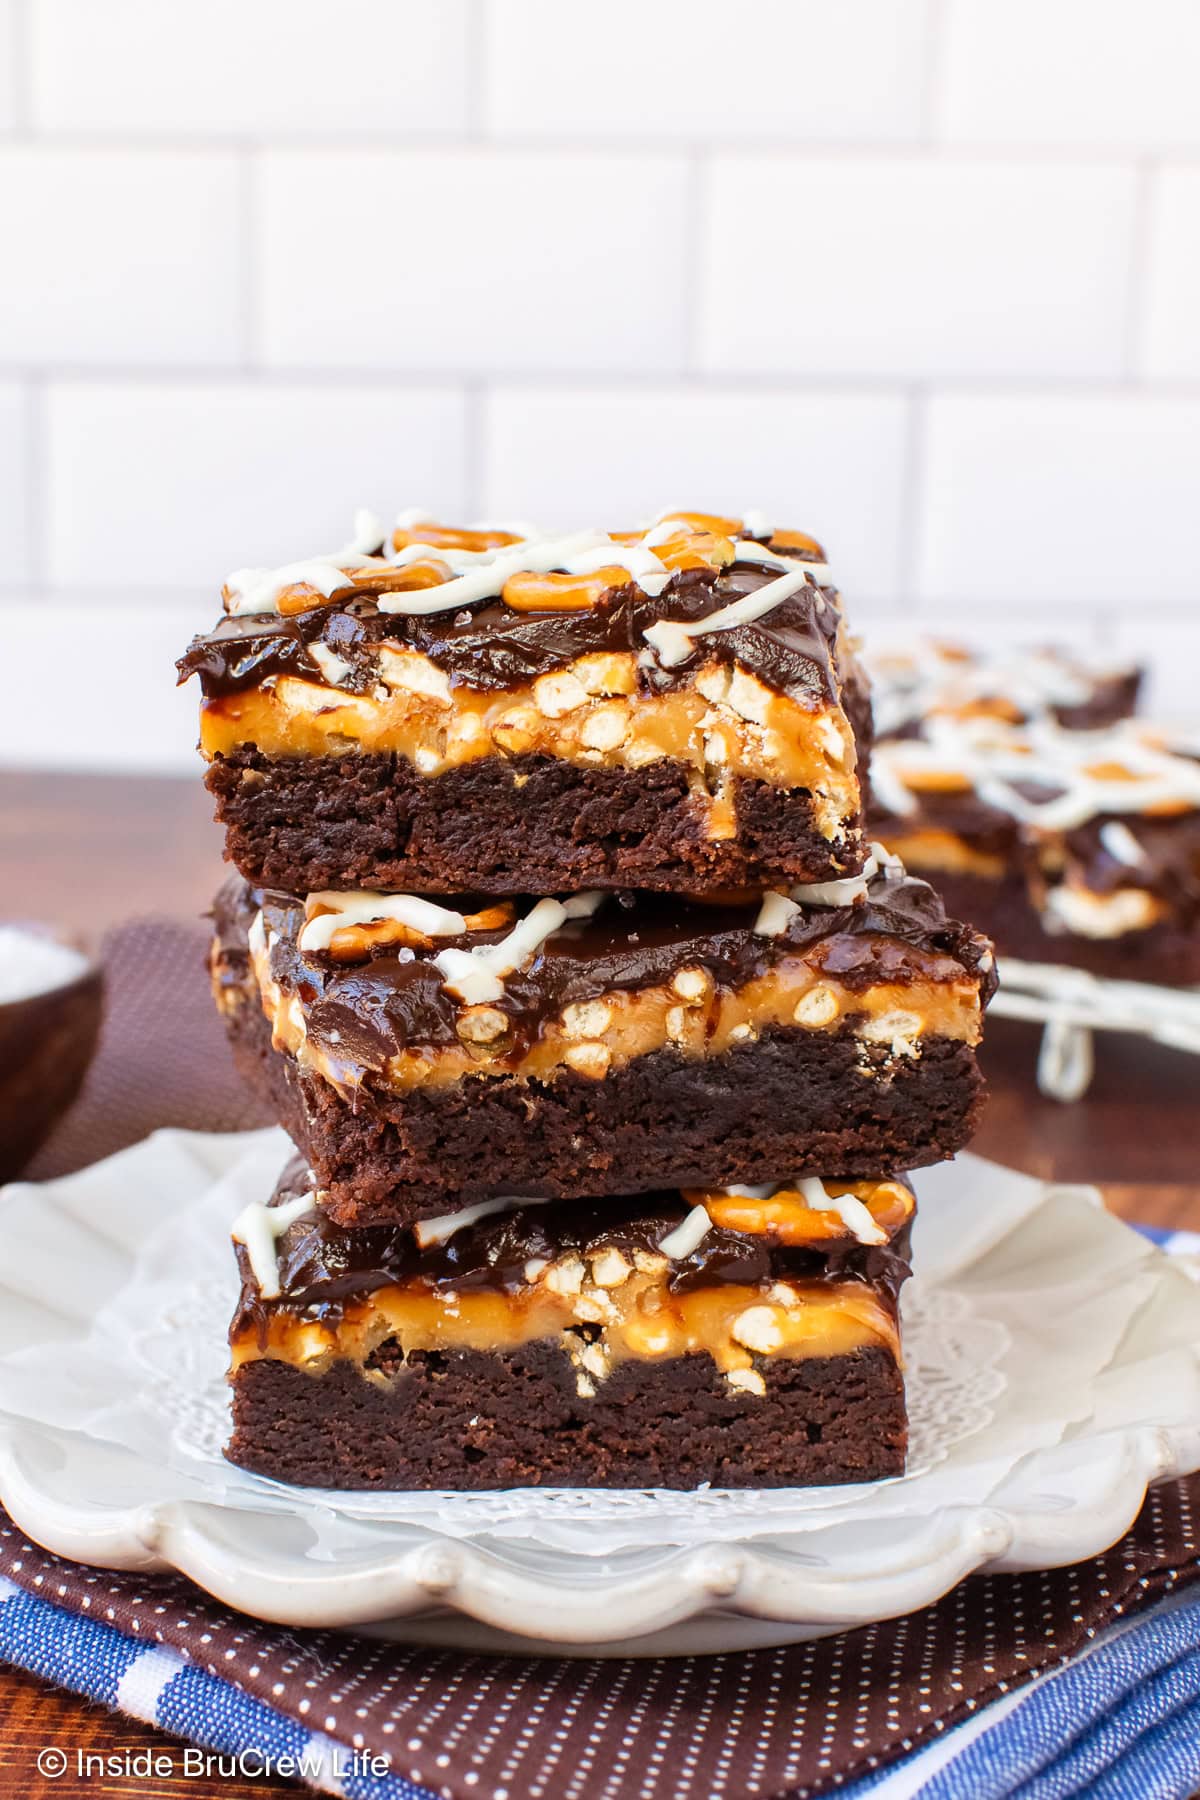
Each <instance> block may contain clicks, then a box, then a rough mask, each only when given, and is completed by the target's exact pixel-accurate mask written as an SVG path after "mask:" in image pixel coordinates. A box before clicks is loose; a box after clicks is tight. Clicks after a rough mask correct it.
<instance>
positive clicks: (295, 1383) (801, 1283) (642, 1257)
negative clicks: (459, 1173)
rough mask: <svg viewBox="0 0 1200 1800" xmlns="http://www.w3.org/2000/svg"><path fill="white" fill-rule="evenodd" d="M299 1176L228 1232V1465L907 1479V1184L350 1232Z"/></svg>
mask: <svg viewBox="0 0 1200 1800" xmlns="http://www.w3.org/2000/svg"><path fill="white" fill-rule="evenodd" d="M316 1198H317V1195H316V1190H315V1188H314V1187H313V1185H312V1177H311V1176H310V1175H309V1174H308V1172H307V1171H306V1170H305V1169H304V1168H303V1165H301V1164H296V1165H294V1166H293V1167H292V1168H291V1169H289V1171H288V1172H287V1174H286V1175H285V1177H284V1179H283V1181H282V1182H281V1184H280V1187H279V1189H278V1190H277V1192H276V1194H275V1196H274V1198H273V1201H272V1203H271V1204H270V1205H268V1206H261V1205H258V1206H252V1207H250V1208H248V1209H247V1211H246V1212H245V1213H243V1215H242V1217H241V1218H240V1219H239V1220H238V1221H237V1224H236V1225H235V1227H234V1232H235V1237H236V1238H237V1239H238V1240H239V1241H238V1244H237V1251H238V1260H239V1266H240V1269H241V1275H242V1292H241V1299H240V1302H239V1305H238V1309H237V1313H236V1315H235V1318H234V1321H233V1326H232V1329H231V1332H230V1342H231V1347H232V1374H231V1382H232V1388H233V1417H234V1433H233V1439H232V1442H231V1443H230V1445H229V1448H228V1452H227V1454H228V1455H229V1457H230V1459H231V1460H232V1461H234V1462H236V1463H240V1464H241V1465H242V1466H244V1467H245V1468H248V1469H252V1470H254V1471H256V1472H257V1473H259V1474H262V1475H267V1476H272V1477H274V1478H276V1479H278V1480H284V1481H291V1482H297V1483H300V1484H302V1485H305V1486H315V1487H324V1488H382V1489H399V1488H501V1487H513V1486H566V1487H595V1486H603V1487H667V1488H688V1487H694V1486H696V1485H698V1484H700V1483H702V1482H712V1483H713V1484H715V1485H716V1486H718V1487H747V1486H751V1487H779V1486H791V1485H807V1484H812V1483H824V1482H847V1481H872V1480H878V1479H880V1478H881V1477H884V1476H888V1475H899V1474H901V1473H902V1472H903V1468H904V1456H905V1446H906V1436H907V1427H906V1416H905V1405H904V1387H903V1380H902V1376H901V1372H900V1357H899V1328H898V1308H897V1296H898V1293H899V1289H900V1285H901V1283H902V1282H903V1280H904V1278H905V1276H906V1275H907V1274H908V1262H907V1257H908V1235H909V1225H910V1221H911V1218H912V1214H913V1210H914V1205H915V1203H914V1200H913V1196H912V1192H911V1190H910V1188H909V1187H908V1186H907V1184H906V1183H905V1182H903V1181H902V1180H887V1181H885V1180H876V1181H871V1182H863V1183H856V1184H853V1185H851V1184H847V1183H842V1182H833V1181H830V1182H828V1183H825V1184H823V1183H821V1182H820V1181H816V1180H811V1181H807V1182H805V1183H803V1184H802V1185H801V1186H799V1187H796V1186H793V1185H789V1184H786V1183H785V1184H781V1185H780V1186H778V1187H773V1186H768V1187H766V1188H759V1189H756V1190H754V1191H753V1192H752V1193H750V1192H744V1193H709V1192H693V1193H686V1194H680V1193H678V1192H668V1193H658V1194H652V1195H647V1196H645V1197H644V1198H643V1199H641V1200H627V1199H623V1200H617V1201H614V1200H611V1199H609V1200H606V1201H604V1202H603V1203H601V1204H596V1203H594V1202H592V1201H572V1202H562V1201H560V1202H557V1203H551V1204H548V1205H544V1206H529V1205H524V1206H522V1207H520V1208H519V1209H518V1210H508V1209H507V1208H506V1207H505V1206H504V1203H500V1206H499V1207H498V1208H497V1209H496V1210H492V1211H489V1210H488V1209H487V1208H486V1207H484V1208H481V1207H475V1208H467V1209H465V1210H462V1209H460V1210H459V1211H458V1212H457V1213H455V1214H452V1215H450V1216H448V1217H444V1218H440V1219H436V1220H430V1221H428V1222H427V1224H426V1225H425V1226H424V1227H421V1226H418V1227H417V1228H416V1230H415V1231H409V1230H401V1229H381V1228H374V1229H367V1230H360V1231H354V1232H347V1231H343V1230H341V1229H339V1228H338V1227H337V1226H335V1225H334V1224H333V1223H332V1222H331V1221H330V1220H329V1219H328V1218H327V1217H326V1216H325V1215H324V1214H323V1213H321V1212H320V1210H319V1209H318V1207H317V1205H316Z"/></svg>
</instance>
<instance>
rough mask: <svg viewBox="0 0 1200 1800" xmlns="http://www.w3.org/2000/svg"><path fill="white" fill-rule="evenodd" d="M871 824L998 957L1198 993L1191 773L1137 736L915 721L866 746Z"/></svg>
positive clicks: (1197, 871)
mask: <svg viewBox="0 0 1200 1800" xmlns="http://www.w3.org/2000/svg"><path fill="white" fill-rule="evenodd" d="M871 817H872V828H873V830H874V831H875V833H877V835H878V836H879V837H880V838H881V839H882V840H883V842H884V843H885V844H886V845H887V846H888V848H889V849H890V850H892V851H894V852H896V853H897V854H898V855H900V856H902V857H903V859H904V861H905V863H906V864H907V865H908V866H909V867H911V868H912V869H914V870H916V871H919V872H920V873H921V874H924V875H927V876H928V877H929V878H930V879H931V880H934V881H936V882H937V883H938V886H939V889H940V890H941V892H942V893H943V895H944V897H945V899H946V901H947V904H948V905H949V906H950V907H951V909H952V910H954V911H956V912H958V911H959V910H960V909H961V916H962V917H964V918H969V919H971V920H972V921H973V923H975V924H976V925H978V926H979V928H980V929H981V930H984V931H986V932H988V933H989V934H990V935H992V936H993V937H994V938H995V941H996V943H997V945H998V947H999V949H1000V950H1001V951H1002V952H1007V953H1008V954H1009V955H1010V956H1014V957H1018V958H1022V959H1025V960H1029V961H1035V962H1056V963H1065V964H1068V965H1071V966H1074V967H1078V968H1083V969H1088V970H1090V971H1092V972H1093V973H1094V974H1100V975H1109V976H1112V977H1115V978H1118V979H1124V980H1140V981H1156V982H1161V983H1166V984H1183V985H1188V984H1190V983H1193V982H1195V981H1197V980H1200V761H1198V760H1197V759H1196V757H1195V756H1194V755H1192V754H1184V753H1182V752H1178V751H1173V750H1172V749H1171V748H1170V747H1169V746H1168V745H1166V744H1164V743H1163V742H1162V741H1161V740H1160V739H1159V738H1158V736H1157V734H1154V733H1152V732H1151V731H1149V730H1148V728H1146V727H1144V726H1142V725H1140V724H1138V723H1134V722H1128V723H1125V724H1121V725H1117V726H1113V727H1111V728H1109V729H1107V730H1104V731H1096V732H1086V733H1083V732H1078V731H1064V730H1062V729H1060V728H1057V727H1054V726H1050V725H1047V724H1045V723H1042V724H1040V725H1038V726H1036V727H1030V728H1028V729H1026V728H1023V727H1011V726H1005V725H1002V724H1001V725H997V724H996V723H994V722H989V721H986V720H975V721H962V720H957V721H950V720H946V719H931V720H929V721H928V722H927V724H926V726H925V728H924V734H923V735H922V736H921V737H920V738H901V739H893V740H889V741H886V742H883V743H881V744H880V745H879V746H878V749H877V754H876V765H875V786H874V804H873V806H872V813H871Z"/></svg>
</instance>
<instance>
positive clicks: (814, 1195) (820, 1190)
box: [659, 1175, 888, 1254]
mask: <svg viewBox="0 0 1200 1800" xmlns="http://www.w3.org/2000/svg"><path fill="white" fill-rule="evenodd" d="M787 1192H791V1193H795V1194H799V1195H800V1197H801V1199H802V1200H803V1201H804V1204H805V1205H806V1206H810V1207H811V1208H812V1210H813V1211H814V1212H831V1213H836V1214H837V1216H838V1218H839V1219H840V1220H841V1221H842V1224H843V1225H844V1226H845V1227H846V1230H847V1231H848V1232H849V1233H850V1235H851V1236H852V1237H854V1238H857V1239H858V1242H859V1243H860V1244H886V1243H887V1241H888V1234H887V1232H886V1231H884V1230H883V1228H882V1226H879V1225H877V1224H876V1223H875V1220H874V1219H873V1218H872V1217H871V1214H870V1211H869V1210H868V1208H867V1207H865V1206H864V1205H863V1203H862V1201H861V1200H859V1199H858V1198H856V1196H855V1195H854V1194H831V1193H830V1192H829V1190H828V1188H827V1187H826V1186H825V1183H824V1182H823V1181H821V1180H819V1179H818V1177H817V1176H815V1175H807V1176H805V1177H804V1178H803V1180H801V1181H772V1182H768V1183H767V1185H766V1186H765V1187H725V1188H721V1189H720V1193H721V1194H731V1195H734V1196H735V1197H736V1198H738V1199H743V1200H771V1199H773V1198H774V1197H775V1195H776V1194H780V1193H787ZM686 1223H687V1221H686V1220H685V1221H684V1224H686ZM680 1229H681V1230H682V1226H681V1227H680ZM659 1249H660V1250H665V1249H666V1244H665V1243H663V1244H660V1245H659ZM668 1254H670V1252H668Z"/></svg>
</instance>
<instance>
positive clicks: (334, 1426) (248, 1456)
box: [226, 1342, 907, 1489]
mask: <svg viewBox="0 0 1200 1800" xmlns="http://www.w3.org/2000/svg"><path fill="white" fill-rule="evenodd" d="M388 1349H389V1347H388V1345H386V1344H385V1345H381V1346H380V1349H379V1350H378V1351H377V1352H376V1353H375V1362H376V1366H377V1367H378V1368H380V1369H383V1370H385V1371H388V1372H389V1373H390V1368H389V1358H388ZM757 1366H758V1368H759V1371H760V1373H761V1374H762V1377H763V1381H764V1383H765V1387H766V1394H765V1396H758V1395H753V1394H745V1393H740V1392H738V1391H736V1390H734V1389H732V1388H730V1386H729V1384H728V1383H727V1382H726V1381H725V1380H724V1378H723V1377H722V1376H721V1375H720V1374H719V1373H718V1372H717V1369H716V1366H715V1364H714V1363H713V1362H712V1360H711V1359H710V1358H709V1357H707V1356H699V1355H697V1356H687V1357H681V1358H677V1359H675V1360H672V1361H669V1362H665V1363H625V1364H622V1365H621V1366H620V1367H619V1368H617V1369H615V1370H614V1371H613V1373H612V1374H611V1375H610V1376H608V1378H607V1379H606V1380H605V1381H604V1382H603V1383H601V1384H600V1386H599V1388H598V1390H597V1393H596V1395H595V1397H594V1398H591V1399H582V1398H580V1396H579V1394H578V1393H577V1391H576V1381H575V1372H574V1370H573V1368H572V1365H571V1363H570V1361H569V1359H568V1357H567V1356H565V1355H564V1353H563V1352H562V1350H561V1349H559V1348H558V1347H557V1346H556V1345H554V1344H551V1343H544V1342H538V1343H532V1344H526V1345H523V1346H522V1347H520V1348H519V1349H514V1350H510V1351H503V1352H501V1351H497V1352H487V1351H480V1350H448V1351H414V1352H412V1353H411V1354H410V1355H409V1357H408V1359H407V1361H405V1362H404V1363H403V1364H402V1365H401V1366H400V1367H399V1369H398V1370H397V1372H396V1373H395V1374H394V1375H393V1376H392V1379H391V1380H390V1381H388V1382H386V1383H383V1384H381V1383H378V1382H376V1381H371V1380H367V1379H366V1378H365V1377H364V1376H362V1375H361V1374H359V1372H358V1370H357V1369H356V1368H354V1367H353V1366H351V1365H350V1364H348V1363H346V1362H337V1363H334V1364H333V1365H332V1366H331V1367H330V1368H329V1369H328V1370H327V1371H326V1372H325V1373H324V1374H322V1375H312V1374H306V1373H303V1372H301V1371H300V1370H298V1369H296V1368H294V1367H293V1366H292V1365H290V1364H288V1363H284V1362H278V1361H272V1360H268V1359H263V1360H259V1361H254V1362H248V1363H245V1364H243V1365H242V1366H241V1368H239V1369H238V1371H237V1373H236V1374H235V1375H234V1376H233V1378H232V1386H233V1421H234V1432H233V1438H232V1440H231V1442H230V1444H229V1447H228V1450H227V1451H226V1454H227V1456H228V1457H229V1459H230V1461H231V1462H235V1463H239V1464H240V1465H241V1466H242V1467H243V1468H246V1469H250V1470H253V1471H254V1472H255V1473H256V1474H259V1475H267V1476H270V1477H271V1478H273V1479H274V1480H276V1481H288V1482H293V1483H295V1484H297V1485H299V1486H303V1487H325V1488H379V1489H404V1488H447V1489H457V1488H476V1489H478V1488H507V1487H610V1488H613V1487H619V1488H632V1487H664V1488H692V1487H697V1486H699V1485H700V1484H701V1483H703V1482H711V1483H712V1484H713V1485H714V1486H715V1487H792V1486H797V1487H799V1486H811V1485H815V1484H825V1483H834V1482H848V1481H878V1480H881V1479H883V1478H884V1477H885V1476H889V1475H900V1474H902V1473H903V1471H904V1458H905V1449H906V1443H907V1420H906V1415H905V1405H904V1384H903V1380H902V1377H901V1374H900V1371H899V1369H898V1368H897V1367H896V1364H895V1362H894V1360H893V1358H892V1356H891V1355H890V1353H889V1352H888V1351H887V1350H885V1349H882V1348H879V1349H876V1348H867V1349H860V1350H857V1351H855V1352H854V1353H853V1354H851V1355H847V1356H834V1357H819V1356H814V1357H802V1358H778V1357H776V1358H760V1359H758V1362H757Z"/></svg>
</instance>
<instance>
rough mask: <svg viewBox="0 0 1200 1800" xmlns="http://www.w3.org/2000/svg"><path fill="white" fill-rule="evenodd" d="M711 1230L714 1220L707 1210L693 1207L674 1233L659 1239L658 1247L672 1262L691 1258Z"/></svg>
mask: <svg viewBox="0 0 1200 1800" xmlns="http://www.w3.org/2000/svg"><path fill="white" fill-rule="evenodd" d="M711 1230H712V1220H711V1219H710V1218H709V1216H708V1212H707V1209H706V1208H705V1207H703V1206H693V1208H692V1210H691V1212H690V1213H688V1215H687V1217H686V1218H685V1219H681V1220H680V1222H679V1224H678V1225H676V1226H675V1228H674V1230H673V1231H668V1233H667V1235H666V1236H665V1237H662V1238H659V1240H658V1247H659V1249H660V1250H661V1251H662V1253H663V1255H664V1256H669V1257H670V1258H671V1261H672V1262H677V1261H679V1260H681V1259H682V1258H683V1257H685V1256H690V1255H691V1254H692V1251H693V1250H696V1249H698V1248H699V1246H700V1245H701V1244H702V1243H703V1242H704V1239H705V1238H706V1237H707V1236H708V1234H709V1232H710V1231H711Z"/></svg>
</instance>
